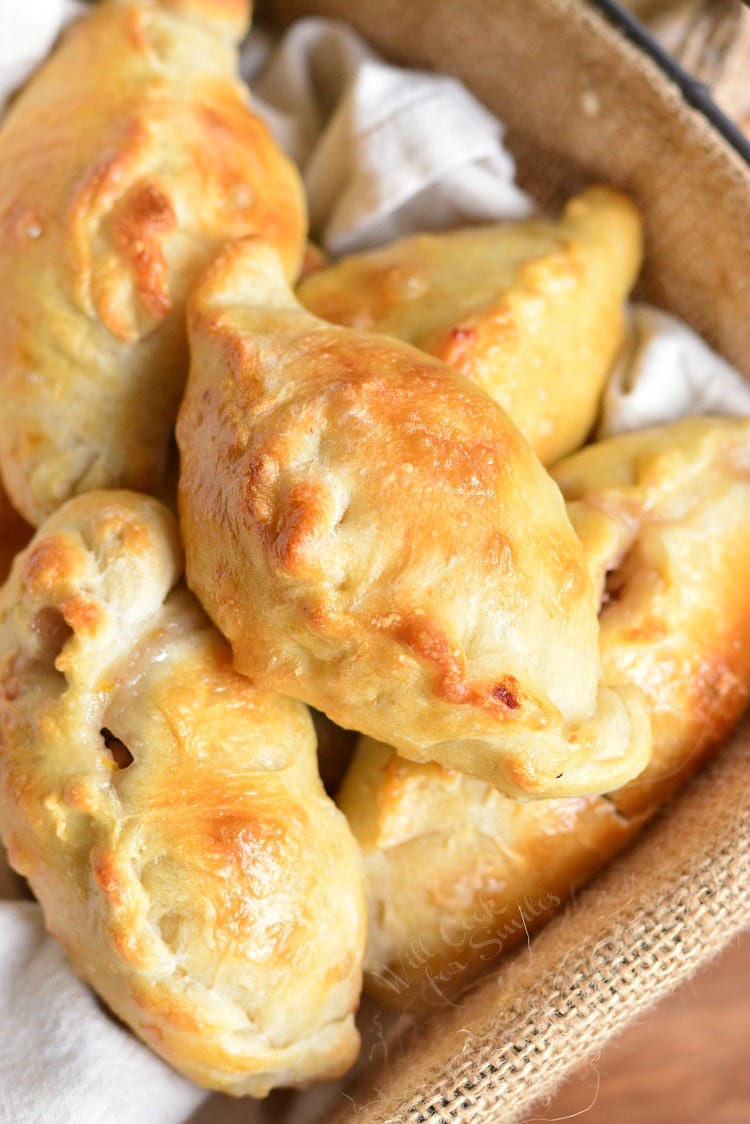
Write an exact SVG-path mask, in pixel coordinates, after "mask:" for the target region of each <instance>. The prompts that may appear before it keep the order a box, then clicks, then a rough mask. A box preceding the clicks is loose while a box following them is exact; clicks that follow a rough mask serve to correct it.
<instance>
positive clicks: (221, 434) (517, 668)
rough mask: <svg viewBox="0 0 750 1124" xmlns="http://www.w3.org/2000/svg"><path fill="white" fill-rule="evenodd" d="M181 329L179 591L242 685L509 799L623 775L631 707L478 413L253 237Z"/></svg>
mask: <svg viewBox="0 0 750 1124" xmlns="http://www.w3.org/2000/svg"><path fill="white" fill-rule="evenodd" d="M188 321H189V328H188V330H189V336H190V347H191V370H190V376H189V379H188V385H187V390H186V394H185V398H184V400H183V403H182V406H181V409H180V414H179V419H178V426H177V437H178V443H179V446H180V454H181V476H180V521H181V528H182V532H183V536H184V539H185V550H186V557H187V574H188V581H189V584H190V586H191V588H192V589H193V590H194V591H195V592H196V594H197V595H198V597H199V599H200V600H201V602H202V604H203V605H204V607H205V608H206V609H207V611H208V613H209V615H210V616H211V617H212V618H213V620H214V622H215V623H216V624H217V626H218V627H219V629H220V631H222V632H223V633H224V635H225V636H226V637H227V638H228V640H229V642H230V644H231V645H232V648H233V651H234V658H235V664H236V666H237V667H238V669H239V670H240V671H241V672H243V674H247V675H248V676H249V677H250V678H251V679H252V680H253V681H255V682H257V683H258V684H259V685H262V686H264V687H266V688H268V689H272V690H276V691H279V692H281V693H282V694H287V695H290V696H292V697H295V698H299V699H302V700H303V701H305V702H307V703H308V704H310V705H311V706H314V707H316V708H317V709H319V710H322V711H323V712H324V713H325V714H327V715H328V717H329V718H331V719H332V720H333V721H334V722H336V723H338V724H339V725H341V726H343V727H346V728H353V729H357V730H360V731H362V732H364V733H367V734H369V735H370V736H373V737H378V738H379V739H380V740H386V739H388V740H389V741H391V742H393V743H394V744H395V745H396V747H397V748H398V750H399V752H400V753H401V754H403V755H404V756H406V757H409V758H411V759H413V760H417V761H425V760H434V761H437V762H438V763H440V764H443V765H446V766H449V767H451V768H455V769H458V770H460V771H462V772H465V773H467V774H469V775H473V776H478V777H480V778H482V779H484V780H487V781H489V782H490V783H492V784H495V785H497V786H498V787H500V788H502V789H503V790H504V791H505V792H506V793H508V794H509V795H513V796H520V797H525V796H526V797H543V796H552V795H568V794H574V793H581V792H596V791H599V792H601V791H605V790H606V789H608V788H611V787H613V786H614V785H616V784H620V783H624V782H625V781H626V780H628V779H630V778H631V777H632V776H635V775H636V774H637V773H639V772H640V771H641V769H642V768H643V767H644V765H645V764H646V762H647V760H648V756H649V752H650V729H649V724H648V717H647V714H646V711H645V707H644V704H643V701H642V699H641V696H640V694H639V692H638V690H637V689H635V688H632V687H629V686H625V687H623V688H620V686H619V685H618V684H616V683H613V684H611V685H608V686H602V684H601V682H600V659H599V648H598V632H599V626H598V622H597V617H596V604H595V597H594V590H593V586H592V584H591V579H590V577H589V573H588V569H587V566H586V561H585V556H584V553H583V550H582V547H581V544H580V542H579V541H578V539H577V537H576V535H575V533H574V532H573V529H572V527H571V525H570V522H569V520H568V517H567V515H566V512H565V507H564V504H563V500H562V497H561V495H560V492H559V489H558V488H557V486H556V485H555V484H554V482H553V481H552V480H551V479H550V477H549V475H548V474H547V472H546V471H545V470H544V468H543V467H542V465H541V464H540V462H539V460H538V458H537V457H536V455H535V454H534V452H533V450H532V449H531V447H530V446H529V444H528V442H527V441H526V440H525V439H524V437H523V436H522V435H521V434H520V433H519V431H518V430H517V428H516V427H515V426H514V425H513V423H512V422H511V421H510V419H509V418H508V416H507V415H506V414H505V412H504V411H503V410H502V409H501V408H500V407H499V406H498V405H497V404H496V403H494V402H493V401H492V400H491V399H490V398H489V397H488V396H487V395H486V394H485V393H484V392H483V391H482V390H480V389H479V388H478V387H476V386H474V385H473V384H472V383H470V382H469V381H468V380H466V379H464V378H463V377H462V376H461V375H460V374H458V373H457V372H456V371H454V370H453V369H452V368H450V367H448V366H446V365H445V364H443V363H441V362H440V361H439V360H436V359H434V358H432V357H430V356H428V355H426V354H425V353H424V352H422V351H419V350H418V349H416V348H414V347H411V346H410V345H409V344H405V343H402V342H401V341H398V340H393V339H389V338H387V337H385V336H382V335H376V334H372V333H366V332H359V331H356V330H353V329H350V328H342V327H338V326H334V325H330V324H327V323H326V322H324V321H322V320H320V319H318V318H317V317H315V316H312V315H311V314H310V313H309V312H307V311H305V309H303V308H302V306H301V305H300V304H299V303H298V301H297V300H296V299H295V297H294V295H293V293H292V291H291V289H290V287H289V285H288V283H287V281H286V280H285V278H284V274H283V271H282V269H281V264H280V262H279V259H278V255H276V253H275V252H274V251H273V249H272V248H271V247H269V246H267V245H265V244H263V243H262V242H260V241H259V240H258V239H251V238H249V239H244V240H242V241H240V242H238V243H236V244H234V245H233V246H230V247H228V248H227V249H225V250H224V251H223V252H222V253H220V254H219V255H218V257H217V258H216V260H215V261H214V262H213V263H212V265H211V266H210V267H209V268H208V269H207V271H206V272H205V273H204V275H203V276H202V277H201V279H200V280H199V281H198V283H197V284H196V286H195V288H194V289H193V292H192V294H191V299H190V302H189V311H188Z"/></svg>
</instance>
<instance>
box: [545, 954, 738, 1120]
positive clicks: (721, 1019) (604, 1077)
mask: <svg viewBox="0 0 750 1124" xmlns="http://www.w3.org/2000/svg"><path fill="white" fill-rule="evenodd" d="M569 1119H575V1120H579V1119H580V1120H581V1121H582V1122H583V1124H746V1121H750V932H749V933H747V934H745V936H743V937H742V938H740V939H739V940H738V941H737V942H736V943H735V944H733V945H731V946H730V947H729V948H728V949H727V950H726V951H725V952H724V953H723V954H722V955H721V956H720V957H719V958H718V959H717V960H715V961H714V962H713V963H712V964H710V965H709V966H708V967H707V968H705V969H703V971H701V972H700V973H699V974H698V975H697V976H695V977H694V979H693V980H691V981H690V983H688V984H685V985H684V986H683V987H681V988H680V989H679V990H678V991H676V992H674V993H673V994H672V995H670V996H669V997H668V998H667V999H665V1000H664V1001H663V1002H662V1003H660V1004H658V1005H657V1006H656V1007H654V1008H652V1010H651V1011H649V1013H648V1015H646V1016H645V1017H644V1018H643V1019H642V1021H641V1022H639V1023H636V1024H635V1025H634V1026H631V1027H629V1028H628V1030H626V1031H625V1032H624V1033H623V1034H622V1035H621V1036H620V1037H619V1038H617V1039H615V1040H614V1041H613V1042H611V1043H610V1044H609V1046H608V1047H607V1048H606V1049H605V1050H604V1051H603V1053H602V1054H601V1056H600V1057H599V1058H598V1059H597V1061H596V1062H595V1063H592V1064H589V1065H587V1066H586V1067H584V1068H583V1069H581V1070H579V1071H578V1072H577V1073H575V1074H574V1075H573V1076H572V1077H570V1078H569V1079H568V1080H567V1081H566V1083H565V1084H564V1085H563V1086H562V1087H561V1089H560V1090H559V1091H558V1092H557V1094H556V1095H555V1096H554V1097H553V1098H552V1100H551V1101H550V1103H549V1104H546V1105H538V1106H537V1108H536V1111H535V1112H534V1113H533V1114H532V1115H530V1116H528V1117H527V1118H526V1120H525V1121H524V1124H532V1122H534V1124H540V1122H541V1121H545V1122H550V1121H553V1120H554V1121H559V1120H569Z"/></svg>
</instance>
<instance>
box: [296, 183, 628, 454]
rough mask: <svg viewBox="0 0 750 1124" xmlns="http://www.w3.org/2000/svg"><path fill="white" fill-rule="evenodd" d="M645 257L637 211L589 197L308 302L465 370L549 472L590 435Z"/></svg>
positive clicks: (384, 255)
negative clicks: (555, 215)
mask: <svg viewBox="0 0 750 1124" xmlns="http://www.w3.org/2000/svg"><path fill="white" fill-rule="evenodd" d="M641 255H642V235H641V223H640V218H639V216H638V212H637V210H636V207H635V206H634V204H633V203H632V202H631V201H630V200H629V199H628V198H626V197H625V196H623V195H621V194H620V193H619V192H616V191H613V190H612V189H610V188H606V187H592V188H589V189H588V190H587V191H585V192H583V193H582V194H581V195H578V196H576V197H575V198H573V199H571V200H570V202H569V203H568V205H567V206H566V208H565V210H564V212H563V214H562V216H561V218H560V219H559V221H557V222H554V221H551V220H550V219H546V218H533V219H528V220H526V221H524V222H506V223H499V224H497V225H494V226H476V227H468V228H466V229H463V230H452V231H447V232H443V233H439V234H418V235H414V236H412V237H409V238H402V239H400V240H399V241H398V242H394V243H392V244H391V245H389V246H385V247H383V248H382V249H377V250H370V251H369V252H367V253H363V254H356V255H354V256H352V257H349V258H344V259H343V260H342V261H340V262H337V263H336V264H334V265H331V266H328V267H327V268H326V267H323V268H322V269H320V270H318V271H317V272H315V273H314V274H313V275H312V276H311V277H309V278H307V279H306V280H304V281H303V282H302V283H301V284H300V286H299V287H298V290H297V295H298V297H299V299H300V301H301V302H302V304H303V305H305V307H306V308H308V309H309V310H310V311H311V312H314V313H315V314H316V315H317V316H321V317H322V318H323V319H324V320H329V321H331V322H332V323H335V324H346V325H348V326H349V327H355V328H362V329H365V330H367V331H373V332H384V333H385V334H386V335H390V336H394V337H396V338H397V339H402V340H406V341H407V342H408V343H412V344H415V345H416V346H417V347H419V348H421V349H422V350H424V351H428V352H429V353H430V354H431V355H435V356H436V357H437V358H438V359H442V360H443V362H445V363H449V364H450V365H451V366H452V367H455V368H456V370H458V371H460V372H461V373H462V374H463V375H466V377H467V378H469V379H471V380H472V382H475V383H476V384H477V385H478V386H481V387H482V389H483V390H485V391H486V392H487V393H488V394H489V395H490V396H491V397H492V398H494V399H495V401H496V402H499V403H500V405H501V406H502V407H503V408H504V409H505V410H507V412H508V413H509V414H510V416H511V418H512V419H513V421H514V422H515V423H516V425H517V426H518V428H519V429H520V430H521V432H522V433H523V435H524V436H525V437H526V438H527V439H528V441H529V442H530V444H531V445H532V447H533V448H534V450H535V452H536V453H537V454H538V456H539V457H540V459H541V460H542V461H543V462H544V463H545V464H550V463H552V462H554V461H555V460H558V459H559V458H560V457H562V456H564V455H565V454H567V453H570V452H572V451H573V450H574V449H577V448H578V447H579V446H580V445H581V444H583V441H584V440H585V438H586V437H587V435H588V434H589V432H590V430H591V429H592V427H593V424H594V421H595V419H596V415H597V411H598V407H599V401H600V398H601V395H602V391H603V389H604V384H605V381H606V378H607V374H608V372H609V369H610V367H611V365H612V362H613V360H614V359H615V357H616V355H617V353H618V351H619V349H620V347H621V345H622V343H623V341H624V337H625V316H624V311H625V299H626V297H627V295H628V293H629V291H630V289H631V287H632V285H633V283H634V281H635V279H636V276H637V274H638V270H639V269H640V265H641Z"/></svg>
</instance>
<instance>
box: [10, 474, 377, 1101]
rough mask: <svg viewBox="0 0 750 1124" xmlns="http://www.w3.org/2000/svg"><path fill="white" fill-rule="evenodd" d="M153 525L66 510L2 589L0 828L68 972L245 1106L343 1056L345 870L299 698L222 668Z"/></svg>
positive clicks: (351, 998) (346, 1058) (352, 908)
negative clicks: (250, 1098)
mask: <svg viewBox="0 0 750 1124" xmlns="http://www.w3.org/2000/svg"><path fill="white" fill-rule="evenodd" d="M180 569H181V558H180V550H179V546H178V540H177V530H176V526H175V522H174V519H173V518H172V516H170V515H169V513H168V512H167V511H166V509H164V508H163V507H161V506H160V505H159V504H158V503H156V501H154V500H150V499H147V498H145V497H142V496H137V495H135V494H134V493H127V492H107V493H104V492H99V493H92V494H90V495H86V496H80V497H77V498H76V499H74V500H71V501H70V502H69V503H68V504H66V505H65V506H64V507H63V508H62V509H60V510H59V511H58V512H57V513H56V514H55V515H54V516H52V517H51V519H50V520H49V521H48V522H47V523H46V524H45V525H44V526H43V527H42V528H41V529H40V530H39V532H38V533H37V535H36V537H35V538H34V540H33V541H32V543H31V544H30V546H29V547H28V549H27V550H26V551H25V553H24V555H23V556H22V562H20V563H19V564H18V565H16V566H15V567H14V570H13V574H12V576H11V578H10V580H9V581H8V582H7V584H6V585H5V587H4V588H3V590H2V592H0V825H1V827H2V835H3V839H4V841H5V844H6V846H7V848H8V853H9V857H10V860H11V862H12V864H13V866H14V867H15V868H16V870H18V871H19V872H20V873H22V874H24V875H25V876H26V877H27V878H28V879H29V881H30V882H31V885H32V887H33V889H34V891H35V893H36V895H37V897H38V898H39V901H40V902H41V904H42V906H43V909H44V913H45V917H46V921H47V925H48V927H49V928H50V930H51V931H52V932H53V933H54V934H55V935H56V936H57V937H58V938H59V939H60V941H61V942H62V944H63V945H64V947H65V948H66V950H67V952H68V954H69V955H70V957H71V959H72V961H73V964H74V966H75V968H76V970H77V971H78V972H79V973H80V975H81V976H82V977H83V978H84V979H86V980H87V981H88V982H89V983H90V984H92V985H93V987H95V988H96V990H97V991H98V992H99V994H100V995H101V996H102V997H103V999H104V1000H105V1001H106V1002H107V1004H108V1005H109V1006H110V1007H111V1008H112V1010H113V1011H114V1012H115V1013H116V1014H117V1015H119V1016H120V1018H122V1019H124V1020H125V1021H126V1022H127V1023H128V1024H129V1025H130V1026H131V1027H132V1028H133V1029H134V1030H135V1031H136V1033H137V1034H138V1035H140V1037H141V1038H143V1040H144V1041H145V1042H147V1043H148V1044H149V1045H150V1046H152V1047H153V1049H154V1050H156V1051H157V1053H159V1054H161V1056H162V1057H163V1058H165V1059H166V1060H167V1061H169V1062H171V1064H172V1065H174V1066H175V1067H176V1068H177V1069H179V1070H180V1071H181V1072H183V1073H184V1074H186V1075H188V1076H189V1077H191V1078H193V1079H194V1080H196V1081H198V1082H199V1083H200V1084H204V1085H207V1086H210V1087H213V1088H216V1089H223V1090H225V1091H226V1092H229V1093H234V1094H241V1093H252V1094H255V1095H264V1094H265V1093H267V1092H268V1090H269V1089H270V1088H272V1087H274V1086H276V1085H288V1084H297V1083H300V1082H307V1081H309V1080H311V1079H313V1078H320V1077H331V1076H335V1075H338V1074H340V1073H342V1072H343V1071H344V1070H345V1069H346V1068H347V1067H348V1066H349V1065H350V1064H351V1062H352V1061H353V1060H354V1058H355V1056H356V1053H357V1049H358V1041H359V1040H358V1035H357V1032H356V1030H355V1027H354V1020H353V1011H354V1010H355V1008H356V1006H357V1003H358V1000H359V989H360V985H361V958H362V950H363V944H364V928H365V925H364V904H363V900H362V886H361V868H360V861H359V856H358V853H357V849H356V846H355V844H354V841H353V839H352V837H351V834H350V832H349V829H348V828H347V826H346V821H345V820H344V817H343V816H342V815H341V813H340V812H339V811H337V809H336V808H335V807H334V805H333V804H332V803H331V801H330V800H329V799H328V797H326V796H325V794H324V792H323V788H322V785H321V783H320V779H319V777H318V775H317V770H316V762H315V737H314V733H313V727H312V722H311V719H310V715H309V713H308V711H307V708H306V707H304V706H303V705H302V704H301V703H298V702H295V701H293V700H289V699H283V698H281V697H279V696H278V695H271V694H269V693H265V692H261V691H258V690H257V689H255V688H253V687H252V686H251V685H250V684H249V683H248V682H247V681H246V680H245V679H243V678H242V677H241V676H239V675H238V674H237V673H236V672H235V671H233V669H232V666H231V654H230V652H229V649H228V647H227V645H226V643H225V642H224V640H223V639H222V638H221V637H219V635H218V634H217V632H216V631H215V629H214V628H213V627H212V626H211V624H210V622H209V621H208V620H207V619H206V617H205V615H204V614H203V612H202V611H201V610H200V608H199V606H198V605H197V603H196V602H195V599H194V598H193V597H192V595H191V594H189V593H188V592H187V590H185V589H184V587H182V586H180V585H178V584H177V582H178V579H179V576H180Z"/></svg>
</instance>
